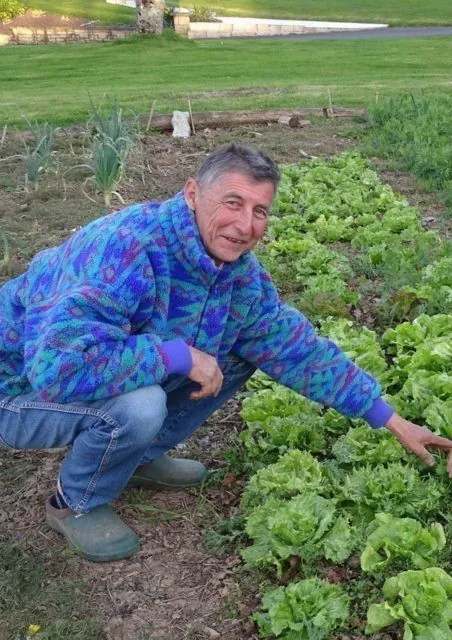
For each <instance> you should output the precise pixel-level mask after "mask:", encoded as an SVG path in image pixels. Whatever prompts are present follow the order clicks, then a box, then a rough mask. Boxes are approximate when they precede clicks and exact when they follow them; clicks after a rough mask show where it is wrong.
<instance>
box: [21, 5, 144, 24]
mask: <svg viewBox="0 0 452 640" xmlns="http://www.w3.org/2000/svg"><path fill="white" fill-rule="evenodd" d="M26 4H27V6H28V7H30V8H31V9H39V10H41V11H47V12H49V13H56V14H58V15H63V16H73V17H76V18H87V19H89V20H100V22H104V23H107V24H132V23H134V22H136V12H135V9H129V8H128V7H122V6H120V5H116V4H107V3H106V1H105V0H59V2H55V1H54V0H29V1H28V2H27V3H26Z"/></svg>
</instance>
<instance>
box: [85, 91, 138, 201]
mask: <svg viewBox="0 0 452 640" xmlns="http://www.w3.org/2000/svg"><path fill="white" fill-rule="evenodd" d="M91 112H92V116H91V120H90V124H91V127H92V131H91V135H90V145H91V154H92V158H93V163H92V165H91V166H89V168H90V169H91V171H92V173H93V175H92V176H90V177H89V178H88V181H91V182H94V184H95V185H96V188H97V189H98V190H99V191H101V192H102V194H103V196H104V202H105V205H106V206H107V207H110V204H111V198H112V196H113V195H115V196H116V197H117V198H118V199H119V200H120V201H121V203H122V204H124V200H123V199H122V197H121V195H120V193H119V191H118V186H119V184H120V182H121V179H122V177H123V175H124V169H125V163H126V158H127V155H128V153H129V151H130V149H131V147H132V143H133V137H132V135H131V133H130V130H129V128H128V126H127V125H126V123H125V121H124V119H123V112H122V109H121V107H120V106H119V105H118V104H117V103H115V105H114V107H113V109H112V110H111V112H110V113H109V114H107V115H103V114H102V113H101V112H100V111H99V110H97V109H96V108H95V107H94V105H93V103H92V102H91Z"/></svg>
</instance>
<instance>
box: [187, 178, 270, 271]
mask: <svg viewBox="0 0 452 640" xmlns="http://www.w3.org/2000/svg"><path fill="white" fill-rule="evenodd" d="M184 193H185V199H186V202H187V204H188V206H189V207H190V208H191V209H193V210H194V211H195V215H196V222H197V225H198V228H199V232H200V234H201V238H202V241H203V243H204V246H205V247H206V250H207V252H208V253H209V255H210V256H211V257H212V258H213V259H214V260H215V263H216V264H217V265H219V264H221V263H223V262H234V260H237V259H238V258H240V256H241V255H242V254H243V253H245V252H246V251H250V250H251V249H252V248H253V247H254V246H255V245H256V243H257V242H258V241H259V240H260V239H261V238H262V236H263V234H264V232H265V229H266V227H267V221H268V214H269V211H270V206H271V203H272V200H273V196H274V195H275V190H274V187H273V184H272V183H271V182H254V181H253V180H251V179H250V178H248V176H246V175H244V174H243V173H238V172H230V173H225V174H224V175H223V176H222V177H221V178H219V179H218V180H217V181H216V182H214V183H213V184H211V185H209V186H206V187H204V188H201V187H200V185H199V184H198V182H197V181H196V180H195V179H194V178H190V179H189V180H187V182H186V184H185V190H184Z"/></svg>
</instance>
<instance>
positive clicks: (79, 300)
mask: <svg viewBox="0 0 452 640" xmlns="http://www.w3.org/2000/svg"><path fill="white" fill-rule="evenodd" d="M149 283H150V284H149V290H150V291H148V292H147V296H148V303H149V306H150V308H151V309H152V302H153V296H152V279H149ZM129 284H130V279H129ZM129 302H130V301H129ZM130 317H131V308H130V303H129V304H128V303H127V300H126V299H125V297H124V295H121V288H119V290H117V289H116V288H113V287H109V286H107V285H106V284H105V283H104V282H99V281H96V282H83V283H78V284H76V285H71V286H69V287H67V288H66V289H65V290H63V291H59V292H58V293H55V294H54V295H53V296H51V297H49V298H46V299H45V301H43V302H39V303H35V304H30V305H29V307H28V310H27V318H26V322H25V354H24V355H25V374H26V375H27V377H28V379H29V381H30V383H31V385H32V387H33V388H34V389H35V390H36V391H39V392H40V395H41V397H42V399H43V400H44V401H45V400H48V401H54V402H55V401H59V402H71V401H73V400H97V399H101V398H107V397H110V396H113V395H116V394H119V393H125V392H127V391H132V390H133V389H136V388H138V387H141V386H144V385H151V384H155V383H160V382H161V381H162V380H163V379H164V378H165V377H166V375H167V371H166V367H165V356H164V352H163V351H162V347H161V345H162V341H161V339H160V338H159V337H158V336H157V335H153V334H151V333H143V334H137V335H133V334H132V331H131V322H130Z"/></svg>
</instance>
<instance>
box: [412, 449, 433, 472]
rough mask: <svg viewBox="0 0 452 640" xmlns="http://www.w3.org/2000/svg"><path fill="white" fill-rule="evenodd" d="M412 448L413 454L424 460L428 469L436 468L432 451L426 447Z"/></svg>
mask: <svg viewBox="0 0 452 640" xmlns="http://www.w3.org/2000/svg"><path fill="white" fill-rule="evenodd" d="M410 448H411V451H412V452H413V453H415V454H416V455H417V456H419V457H420V458H422V460H423V461H424V462H425V464H426V465H427V466H428V467H433V466H434V464H435V458H434V457H433V456H432V454H431V453H430V451H428V450H427V449H426V448H425V447H422V446H416V447H410Z"/></svg>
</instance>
